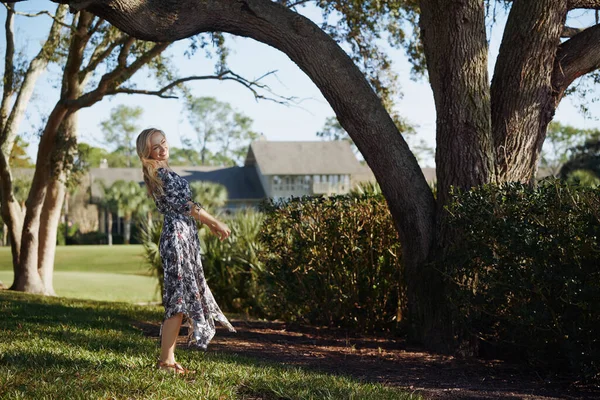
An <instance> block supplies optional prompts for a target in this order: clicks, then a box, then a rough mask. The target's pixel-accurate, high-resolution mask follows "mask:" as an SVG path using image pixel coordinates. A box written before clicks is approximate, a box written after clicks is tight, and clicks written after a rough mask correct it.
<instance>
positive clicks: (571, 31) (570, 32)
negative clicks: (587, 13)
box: [560, 26, 585, 38]
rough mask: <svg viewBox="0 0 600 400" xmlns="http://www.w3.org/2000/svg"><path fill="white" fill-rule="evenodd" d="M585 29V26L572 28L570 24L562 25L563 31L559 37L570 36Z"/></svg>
mask: <svg viewBox="0 0 600 400" xmlns="http://www.w3.org/2000/svg"><path fill="white" fill-rule="evenodd" d="M584 30H585V28H572V27H570V26H565V27H563V31H562V33H561V34H560V37H561V38H572V37H573V36H575V35H577V34H578V33H581V32H583V31H584Z"/></svg>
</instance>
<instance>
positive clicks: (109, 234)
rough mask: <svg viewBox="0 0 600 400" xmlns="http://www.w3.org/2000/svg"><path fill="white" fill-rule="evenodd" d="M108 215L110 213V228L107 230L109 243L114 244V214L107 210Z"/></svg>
mask: <svg viewBox="0 0 600 400" xmlns="http://www.w3.org/2000/svg"><path fill="white" fill-rule="evenodd" d="M106 213H107V215H108V230H107V232H106V233H107V235H108V245H109V246H112V244H113V240H112V239H113V238H112V226H113V215H112V211H110V210H107V211H106Z"/></svg>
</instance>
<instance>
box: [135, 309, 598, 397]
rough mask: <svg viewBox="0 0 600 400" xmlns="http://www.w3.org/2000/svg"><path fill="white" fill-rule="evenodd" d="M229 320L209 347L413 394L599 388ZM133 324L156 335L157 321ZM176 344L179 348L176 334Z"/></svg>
mask: <svg viewBox="0 0 600 400" xmlns="http://www.w3.org/2000/svg"><path fill="white" fill-rule="evenodd" d="M231 323H232V324H233V325H234V327H235V329H236V330H237V333H230V332H228V331H226V330H225V329H223V328H220V327H219V329H218V332H217V335H216V336H215V338H214V339H213V341H212V342H211V344H210V346H209V348H208V352H215V353H217V352H218V353H235V354H239V355H243V356H246V357H253V358H256V359H260V360H268V361H273V362H277V363H281V364H285V365H290V366H296V367H301V368H305V369H312V370H317V371H320V372H326V373H330V374H336V375H340V374H341V375H347V376H351V377H354V378H357V379H360V380H363V381H368V382H378V383H382V384H384V385H388V386H395V387H399V388H403V389H405V390H407V391H410V392H417V393H420V394H422V395H423V396H424V397H425V398H427V399H600V387H598V386H591V385H588V386H583V385H579V386H576V385H573V384H570V383H569V382H566V381H565V382H561V381H556V380H553V381H548V380H545V379H544V378H543V377H542V376H540V375H538V374H537V373H536V372H535V371H531V370H530V369H527V368H525V367H523V366H518V365H512V364H509V363H505V362H502V361H490V360H480V359H469V360H464V359H458V358H455V357H449V356H443V355H438V354H433V353H429V352H426V351H423V350H422V349H419V348H417V347H412V346H409V345H407V344H406V343H405V342H404V341H402V340H393V339H387V338H382V337H375V336H356V335H352V336H349V335H347V334H346V333H345V332H344V331H341V330H334V329H328V328H316V327H310V326H303V325H299V324H286V323H282V322H264V321H254V320H249V321H248V320H235V319H234V320H231ZM135 326H136V327H138V328H140V329H142V330H143V332H144V333H145V334H146V335H148V336H151V337H155V338H157V339H158V333H159V325H158V324H152V323H143V322H138V323H136V324H135ZM183 329H185V328H182V332H181V333H182V334H184V333H185V332H183ZM178 346H179V348H180V349H181V348H185V347H186V346H185V344H184V343H183V338H182V343H181V344H180V345H178Z"/></svg>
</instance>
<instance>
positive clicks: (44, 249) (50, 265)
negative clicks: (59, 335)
mask: <svg viewBox="0 0 600 400" xmlns="http://www.w3.org/2000/svg"><path fill="white" fill-rule="evenodd" d="M66 176H67V174H66V173H65V172H64V171H63V172H61V174H60V175H59V176H58V177H55V178H53V180H52V182H50V183H49V184H48V189H47V193H46V198H45V199H44V206H43V207H42V215H41V223H40V230H39V232H40V234H39V236H40V242H39V245H38V272H39V274H40V276H41V278H42V282H43V284H44V294H46V295H50V296H55V295H56V293H55V291H54V285H53V279H52V276H53V273H54V257H55V255H56V236H57V229H58V224H59V220H60V215H61V209H62V205H63V200H64V198H65V192H66V186H65V183H64V181H65V180H66V179H67V178H66Z"/></svg>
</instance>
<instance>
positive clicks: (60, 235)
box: [56, 222, 79, 246]
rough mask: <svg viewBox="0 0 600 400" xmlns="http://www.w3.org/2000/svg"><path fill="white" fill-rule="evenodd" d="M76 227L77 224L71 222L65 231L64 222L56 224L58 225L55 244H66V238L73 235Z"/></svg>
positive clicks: (77, 226)
mask: <svg viewBox="0 0 600 400" xmlns="http://www.w3.org/2000/svg"><path fill="white" fill-rule="evenodd" d="M78 229H79V225H77V224H73V225H71V226H69V227H68V228H67V230H66V232H65V224H64V222H61V223H60V224H58V227H57V228H56V244H57V245H59V246H64V245H65V244H67V240H68V239H70V238H71V237H73V236H75V233H76V232H77V230H78Z"/></svg>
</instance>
